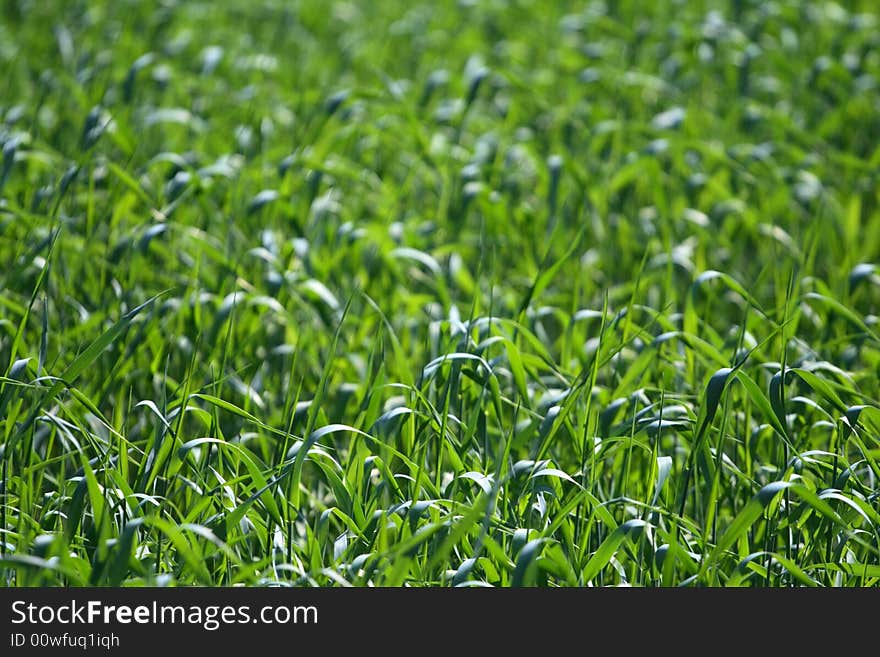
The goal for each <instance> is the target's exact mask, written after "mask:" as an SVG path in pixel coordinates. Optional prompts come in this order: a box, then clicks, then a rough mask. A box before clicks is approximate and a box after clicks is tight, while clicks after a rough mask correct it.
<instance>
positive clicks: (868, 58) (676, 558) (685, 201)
mask: <svg viewBox="0 0 880 657" xmlns="http://www.w3.org/2000/svg"><path fill="white" fill-rule="evenodd" d="M567 5H568V3H563V2H560V3H534V4H529V3H524V2H509V3H508V2H477V3H470V2H462V3H458V4H456V3H440V4H437V3H409V2H398V1H397V0H381V1H379V2H376V3H370V4H369V5H367V4H363V3H344V2H333V3H323V2H307V3H297V2H280V1H279V2H259V3H257V2H227V3H222V9H221V8H220V6H218V5H216V4H215V3H198V2H186V3H182V2H181V3H178V2H173V1H168V2H164V3H160V4H159V5H158V6H156V7H150V6H148V3H141V2H133V1H130V2H121V1H120V2H113V3H97V2H61V1H60V0H59V1H50V2H27V1H25V0H18V1H13V2H9V3H7V4H6V5H4V8H3V13H2V14H0V70H2V71H3V72H4V76H3V93H2V94H0V144H2V146H3V159H2V165H0V262H2V263H3V267H2V268H0V367H2V368H3V369H2V374H3V376H2V377H0V455H2V488H0V532H2V533H0V573H2V577H3V580H2V581H3V583H4V584H5V585H9V586H20V585H126V586H129V585H130V586H137V585H167V584H181V585H186V584H200V585H232V584H240V583H243V584H248V585H265V584H279V583H280V584H290V585H347V584H352V585H356V586H367V585H375V586H404V585H408V586H426V585H428V586H434V585H440V586H453V585H455V586H485V585H491V586H512V585H514V586H515V585H547V586H600V585H605V586H607V585H634V586H678V585H693V586H697V585H700V586H755V585H757V586H768V585H769V586H876V585H878V583H880V547H878V546H880V499H878V497H880V485H878V478H880V384H878V374H880V327H878V319H877V315H878V313H880V271H878V269H877V265H876V264H874V263H878V262H880V210H878V200H880V192H878V190H880V185H878V172H880V149H878V144H877V140H876V136H877V135H878V134H880V87H878V84H880V56H878V53H880V49H878V46H880V37H878V35H880V31H878V29H877V28H878V20H877V16H876V14H875V13H871V12H874V11H875V10H874V9H873V5H872V4H871V3H867V2H864V3H850V4H848V5H847V7H849V9H844V8H842V7H841V6H839V5H836V4H831V3H820V2H806V3H803V2H795V1H794V0H792V1H790V2H789V1H780V2H772V3H764V2H747V1H742V2H707V3H691V2H672V3H659V6H657V7H653V8H652V7H649V5H648V4H646V3H611V2H610V3H607V5H606V4H604V3H597V2H594V3H587V4H586V5H582V4H580V3H571V5H570V6H567Z"/></svg>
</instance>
